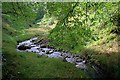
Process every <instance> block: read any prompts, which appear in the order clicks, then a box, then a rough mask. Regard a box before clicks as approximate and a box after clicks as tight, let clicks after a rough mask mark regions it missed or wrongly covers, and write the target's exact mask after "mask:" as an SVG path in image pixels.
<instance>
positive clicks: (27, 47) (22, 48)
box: [18, 45, 31, 50]
mask: <svg viewBox="0 0 120 80" xmlns="http://www.w3.org/2000/svg"><path fill="white" fill-rule="evenodd" d="M30 48H31V47H30V46H25V45H20V46H18V49H19V50H26V49H30Z"/></svg>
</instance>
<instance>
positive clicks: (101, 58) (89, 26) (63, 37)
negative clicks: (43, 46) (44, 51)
mask: <svg viewBox="0 0 120 80" xmlns="http://www.w3.org/2000/svg"><path fill="white" fill-rule="evenodd" d="M2 4H3V6H2V29H3V31H2V51H3V52H2V53H3V54H2V56H3V71H2V72H3V79H11V78H89V77H91V76H89V75H88V74H86V73H85V72H84V71H83V70H80V69H77V68H76V67H75V66H74V65H73V64H71V63H67V62H63V61H62V60H61V59H54V58H47V57H46V56H39V55H37V54H35V53H32V52H31V53H28V52H17V51H16V45H17V42H21V41H24V40H26V39H29V38H32V37H34V36H39V39H43V38H45V39H46V38H48V39H49V40H50V42H49V43H47V45H51V46H54V47H55V48H58V49H64V50H67V51H69V52H72V53H76V54H82V55H85V54H88V55H90V57H91V60H92V61H94V62H95V63H96V64H100V65H101V67H102V68H104V70H105V72H106V73H108V75H109V76H110V77H113V78H118V77H119V74H120V63H119V62H120V54H119V53H120V52H119V51H118V47H119V45H118V41H119V39H120V37H119V35H120V32H119V30H120V24H119V23H120V16H119V15H120V11H119V10H118V9H119V7H120V6H119V5H118V4H119V2H116V3H112V2H109V3H103V2H96V3H95V2H88V3H86V2H66V3H64V2H53V3H51V2H48V3H32V2H24V3H23V2H15V3H14V2H11V3H9V2H4V3H2Z"/></svg>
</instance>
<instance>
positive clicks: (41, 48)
mask: <svg viewBox="0 0 120 80" xmlns="http://www.w3.org/2000/svg"><path fill="white" fill-rule="evenodd" d="M35 40H37V37H34V38H31V39H29V40H25V41H23V42H20V43H18V44H17V51H18V52H34V53H36V54H38V55H40V56H43V55H44V56H47V57H48V58H61V59H63V61H66V62H69V63H73V64H75V67H76V68H79V69H81V70H83V71H85V72H86V73H88V74H89V75H90V76H92V78H102V77H103V76H104V75H103V72H102V70H100V69H99V68H98V67H97V66H95V65H94V64H90V63H89V62H90V61H89V59H88V58H87V57H85V56H82V55H78V54H73V53H70V52H68V51H65V50H57V49H55V48H53V47H50V46H45V45H44V44H38V43H36V42H35Z"/></svg>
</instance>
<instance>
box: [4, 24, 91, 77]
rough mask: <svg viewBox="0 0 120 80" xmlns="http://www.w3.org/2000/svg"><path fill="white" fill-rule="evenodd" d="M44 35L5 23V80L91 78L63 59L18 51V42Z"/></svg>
mask: <svg viewBox="0 0 120 80" xmlns="http://www.w3.org/2000/svg"><path fill="white" fill-rule="evenodd" d="M8 26H9V29H8ZM13 31H14V32H13ZM43 33H44V32H41V31H36V30H31V31H28V30H19V31H17V30H15V29H14V28H12V27H11V26H10V25H9V24H8V23H4V22H3V34H2V36H3V39H2V43H3V46H2V50H3V54H2V55H3V71H2V72H3V79H11V78H85V77H89V76H88V75H86V74H85V73H84V71H82V70H80V69H77V68H76V67H75V66H74V65H73V64H71V63H67V62H63V61H62V60H61V59H54V58H47V57H45V56H42V57H41V56H39V55H37V54H35V53H28V52H17V51H16V45H17V41H18V42H19V41H23V40H26V39H29V38H31V37H34V36H36V35H37V36H41V35H42V34H43ZM10 34H11V35H10Z"/></svg>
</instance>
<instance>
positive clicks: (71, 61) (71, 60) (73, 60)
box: [66, 57, 75, 63]
mask: <svg viewBox="0 0 120 80" xmlns="http://www.w3.org/2000/svg"><path fill="white" fill-rule="evenodd" d="M66 61H67V62H70V63H73V62H75V59H74V58H72V57H71V58H66Z"/></svg>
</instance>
